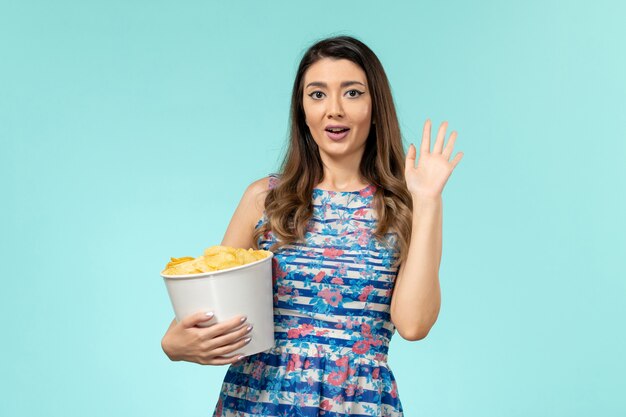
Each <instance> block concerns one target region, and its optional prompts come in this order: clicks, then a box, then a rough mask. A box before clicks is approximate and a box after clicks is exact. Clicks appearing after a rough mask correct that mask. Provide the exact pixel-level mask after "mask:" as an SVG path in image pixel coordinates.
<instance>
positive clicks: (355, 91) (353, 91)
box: [348, 90, 363, 97]
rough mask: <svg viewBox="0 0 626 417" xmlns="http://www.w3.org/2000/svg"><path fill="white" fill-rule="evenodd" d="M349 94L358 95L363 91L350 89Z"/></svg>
mask: <svg viewBox="0 0 626 417" xmlns="http://www.w3.org/2000/svg"><path fill="white" fill-rule="evenodd" d="M351 93H356V94H351ZM348 94H349V95H350V97H358V96H360V95H361V94H363V92H362V91H359V90H350V91H348Z"/></svg>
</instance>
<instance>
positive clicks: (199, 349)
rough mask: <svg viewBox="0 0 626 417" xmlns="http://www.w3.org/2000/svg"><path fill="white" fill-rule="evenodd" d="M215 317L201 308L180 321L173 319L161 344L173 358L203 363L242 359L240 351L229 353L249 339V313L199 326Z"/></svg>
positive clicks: (229, 361)
mask: <svg viewBox="0 0 626 417" xmlns="http://www.w3.org/2000/svg"><path fill="white" fill-rule="evenodd" d="M212 318H213V317H212V316H210V317H209V316H207V314H206V313H204V312H200V313H196V314H192V315H189V316H187V317H185V318H184V319H183V320H181V321H180V323H177V322H176V319H174V320H172V323H171V324H170V327H169V329H167V332H166V333H165V335H164V336H163V339H162V340H161V347H162V348H163V351H164V352H165V354H166V355H167V356H168V357H169V358H170V360H172V361H187V362H195V363H199V364H201V365H228V364H231V363H235V362H237V361H239V360H240V359H242V358H243V356H240V355H237V354H235V355H230V356H226V355H228V354H229V353H232V352H235V351H237V350H238V349H241V348H242V347H243V346H245V345H247V344H248V343H249V342H250V339H251V338H250V337H249V335H248V334H249V333H250V331H252V326H251V325H248V324H247V323H246V317H244V316H236V317H233V318H232V319H230V320H228V321H225V322H222V323H219V324H213V325H211V326H209V327H198V326H197V325H198V324H199V323H202V322H206V321H209V320H211V319H212Z"/></svg>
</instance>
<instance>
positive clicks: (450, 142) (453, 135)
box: [441, 131, 456, 161]
mask: <svg viewBox="0 0 626 417" xmlns="http://www.w3.org/2000/svg"><path fill="white" fill-rule="evenodd" d="M455 141H456V132H454V131H453V132H452V133H450V137H449V138H448V143H447V144H446V147H445V148H444V149H443V152H442V153H441V155H443V157H444V158H446V161H447V160H449V159H450V155H452V149H454V142H455Z"/></svg>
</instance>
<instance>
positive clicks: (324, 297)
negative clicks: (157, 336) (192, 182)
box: [162, 36, 462, 416]
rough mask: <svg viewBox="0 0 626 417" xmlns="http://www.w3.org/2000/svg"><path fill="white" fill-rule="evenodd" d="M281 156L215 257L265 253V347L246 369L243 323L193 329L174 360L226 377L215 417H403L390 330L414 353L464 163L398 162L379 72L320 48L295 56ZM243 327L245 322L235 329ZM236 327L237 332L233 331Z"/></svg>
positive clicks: (173, 347) (435, 298) (436, 151)
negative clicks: (270, 312)
mask: <svg viewBox="0 0 626 417" xmlns="http://www.w3.org/2000/svg"><path fill="white" fill-rule="evenodd" d="M290 123H291V133H290V143H289V149H288V151H287V153H286V157H285V160H284V161H283V164H282V166H281V168H280V173H279V174H277V175H270V176H268V177H266V178H263V179H260V180H258V181H256V182H254V183H252V184H251V185H250V186H249V187H248V188H247V189H246V191H245V193H244V195H243V197H242V199H241V202H240V203H239V206H238V207H237V209H236V211H235V213H234V215H233V218H232V220H231V222H230V224H229V226H228V229H227V230H226V234H225V236H224V240H223V241H222V245H227V246H234V247H242V248H249V247H253V248H257V249H258V248H261V249H266V250H272V251H273V252H274V255H275V256H274V259H273V268H274V270H273V277H274V325H275V337H276V344H275V346H274V347H273V348H272V349H270V350H268V351H265V352H262V353H258V354H255V355H251V356H248V357H242V356H238V355H236V354H232V353H233V352H236V351H237V349H240V348H241V347H242V346H244V345H245V344H246V343H247V342H248V340H249V337H248V335H249V334H250V330H251V326H250V325H248V324H247V323H245V318H244V317H234V318H233V319H232V320H230V321H227V322H224V323H220V324H215V325H213V326H210V327H208V328H200V327H196V325H197V324H198V323H199V322H202V321H205V320H207V319H208V318H207V316H206V315H205V314H204V313H199V314H196V315H192V316H189V317H187V318H185V319H184V320H182V321H181V322H180V323H176V321H175V320H173V321H172V323H171V325H170V328H169V329H168V331H167V333H166V334H165V336H164V337H163V341H162V346H163V349H164V351H165V352H166V353H167V355H168V356H169V357H170V358H171V359H172V360H186V361H191V362H197V363H201V364H208V365H223V364H231V366H230V367H229V369H228V372H227V373H226V377H225V380H224V383H223V385H222V390H221V393H220V395H219V399H218V402H217V406H216V409H215V412H214V416H256V415H262V416H279V415H280V416H309V415H310V416H317V415H318V414H322V413H323V414H324V415H327V416H335V415H342V416H344V415H351V416H365V415H367V416H401V415H402V414H403V413H402V405H401V403H400V399H399V397H398V390H397V387H396V382H395V379H394V376H393V374H392V372H391V369H390V368H389V366H388V364H387V352H388V346H389V341H390V340H391V337H392V335H393V333H394V332H395V330H397V331H398V333H400V335H401V336H402V337H403V338H405V339H406V340H412V341H413V340H420V339H422V338H424V337H426V335H427V334H428V332H429V330H430V328H431V327H432V326H433V324H434V323H435V321H436V319H437V316H438V313H439V306H440V288H439V278H438V270H439V264H440V260H441V247H442V242H441V229H442V199H441V194H442V191H443V187H444V185H445V183H446V182H447V180H448V178H449V176H450V174H451V173H452V170H453V169H454V167H455V166H456V165H457V164H458V162H459V161H460V160H461V157H462V153H460V152H459V153H457V154H456V156H455V157H454V158H453V159H452V160H450V157H451V154H452V150H453V146H454V142H455V139H456V133H455V132H452V134H451V135H450V136H449V140H448V143H447V145H446V146H445V148H444V139H445V133H446V127H447V123H443V124H442V125H441V127H440V128H439V131H438V134H437V138H436V141H435V144H434V148H433V150H432V151H431V150H430V148H431V146H430V137H431V123H430V120H427V121H426V123H425V125H424V131H423V137H422V143H421V147H420V155H419V160H418V161H417V165H416V156H417V151H416V149H415V146H414V145H411V146H410V147H409V150H408V153H407V155H406V157H405V154H404V150H403V147H402V138H401V134H400V128H399V125H398V120H397V116H396V111H395V107H394V103H393V98H392V95H391V90H390V87H389V82H388V80H387V77H386V75H385V72H384V70H383V67H382V65H381V63H380V61H379V60H378V58H377V57H376V55H375V54H374V53H373V52H372V51H371V50H370V49H369V48H368V47H367V46H366V45H365V44H363V43H362V42H360V41H359V40H357V39H354V38H353V37H349V36H338V37H333V38H328V39H324V40H322V41H319V42H317V43H316V44H314V45H312V46H311V47H310V48H309V49H308V50H307V51H306V53H305V54H304V57H303V58H302V61H301V62H300V66H299V68H298V72H297V74H296V79H295V82H294V85H293V94H292V102H291V121H290ZM242 320H243V321H242ZM242 323H243V324H242Z"/></svg>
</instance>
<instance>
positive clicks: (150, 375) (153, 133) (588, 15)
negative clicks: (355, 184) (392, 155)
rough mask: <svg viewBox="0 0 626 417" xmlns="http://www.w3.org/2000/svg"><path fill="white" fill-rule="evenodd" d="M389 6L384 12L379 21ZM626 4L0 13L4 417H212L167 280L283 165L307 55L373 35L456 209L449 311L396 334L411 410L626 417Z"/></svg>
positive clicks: (159, 6)
mask: <svg viewBox="0 0 626 417" xmlns="http://www.w3.org/2000/svg"><path fill="white" fill-rule="evenodd" d="M389 3H391V2H389ZM625 12H626V7H625V6H624V3H623V2H619V1H613V2H609V1H598V2H595V3H594V4H593V6H591V3H589V6H584V5H583V4H582V3H577V5H573V3H571V2H569V3H568V2H557V1H541V2H539V1H532V2H522V3H520V2H500V1H489V2H487V1H480V2H446V3H445V4H442V2H398V1H396V2H393V4H388V5H385V6H383V5H382V3H381V2H373V1H358V2H357V1H345V2H330V1H319V2H316V3H307V4H306V6H305V5H301V4H300V2H291V1H272V2H252V1H248V2H230V3H228V4H227V3H226V2H224V4H218V3H217V2H213V1H208V0H205V1H193V0H192V1H185V2H166V1H134V2H129V1H106V2H105V1H98V2H83V1H74V2H69V1H55V2H46V1H39V2H33V1H6V0H3V1H0V61H1V62H0V80H1V82H0V140H1V145H2V147H1V148H0V186H1V189H2V195H3V198H2V205H1V211H2V212H1V217H0V219H1V220H0V222H1V224H0V226H1V232H0V244H1V246H0V253H1V257H2V270H3V280H2V283H3V285H2V292H1V294H2V303H1V309H2V310H1V311H0V313H1V317H2V318H1V320H2V321H1V325H2V327H1V329H2V348H1V351H2V361H0V375H2V378H1V382H0V384H1V386H0V390H1V391H0V392H2V400H1V401H0V415H3V416H35V415H42V416H43V415H46V416H91V417H99V416H113V415H119V416H143V415H150V416H152V417H157V416H171V415H176V416H180V417H182V416H198V415H210V413H212V411H213V407H214V404H215V402H216V401H217V395H218V391H219V387H220V385H221V383H222V377H223V375H224V373H225V372H226V368H224V367H203V366H199V365H195V364H189V363H180V362H177V363H172V362H170V361H169V360H168V359H167V358H166V356H165V355H164V354H163V352H162V351H161V347H160V340H161V337H162V335H163V333H164V332H165V329H166V328H167V326H168V324H169V322H170V320H171V319H172V317H173V312H172V308H171V305H170V304H169V299H168V298H167V293H166V290H165V286H164V284H163V281H162V278H161V277H160V276H159V272H160V270H161V269H162V267H163V265H164V263H165V262H166V261H167V259H168V258H169V257H170V256H184V255H194V256H197V255H199V254H200V253H201V251H202V249H204V248H205V247H207V246H211V245H213V244H217V243H219V242H220V241H221V238H222V236H223V233H224V231H225V229H226V225H227V224H228V221H229V219H230V216H231V215H232V212H233V210H234V208H235V207H236V205H237V203H238V201H239V198H240V197H241V194H242V192H243V190H244V189H245V187H246V186H247V185H248V184H249V183H250V182H252V181H253V180H255V179H258V178H260V177H262V176H264V175H266V174H267V173H269V172H273V171H275V170H276V169H277V166H278V163H279V161H280V157H281V152H282V149H283V146H284V144H285V139H286V135H287V128H288V126H287V117H288V110H289V108H288V107H289V98H290V93H291V84H292V82H293V77H294V75H295V69H296V65H297V63H298V61H299V59H300V57H301V54H302V53H303V52H304V50H305V49H306V48H307V47H308V46H309V45H310V44H311V43H312V42H314V41H316V40H318V39H320V38H323V37H326V36H330V35H336V34H348V35H353V36H356V37H358V38H359V39H361V40H363V41H364V42H365V43H366V44H368V45H369V46H370V47H371V48H372V49H373V50H374V52H376V54H377V55H378V56H379V58H380V59H381V61H382V62H383V65H384V66H385V69H386V71H387V74H388V76H389V79H390V82H391V85H392V89H393V93H394V98H395V101H396V104H397V107H398V111H399V117H400V122H401V127H402V129H403V135H404V137H405V140H406V143H407V145H408V143H409V142H411V141H417V142H416V143H419V142H418V141H419V139H420V133H421V129H422V125H423V123H424V121H425V120H426V118H431V119H432V120H433V123H434V126H438V125H439V123H441V122H442V121H444V120H448V121H449V123H450V130H456V131H457V132H458V139H457V145H456V150H457V151H459V150H461V151H463V152H464V153H465V156H464V158H463V160H462V161H461V163H460V164H459V166H458V167H457V168H456V170H455V171H454V172H453V174H452V177H451V179H450V181H449V182H448V184H447V186H446V188H445V191H444V243H443V258H442V265H441V270H440V275H441V285H442V300H443V301H442V310H441V314H440V316H439V320H438V322H437V324H436V325H435V327H434V328H433V329H432V331H431V333H430V334H429V336H428V337H427V338H426V339H425V340H423V341H420V342H407V341H404V340H402V339H401V338H400V336H399V335H397V334H396V336H394V340H393V341H392V344H391V349H390V360H389V363H390V366H391V368H392V370H393V371H394V373H395V376H396V378H397V380H398V390H399V394H400V398H401V399H402V402H403V405H404V408H405V413H406V415H407V416H430V417H444V416H446V417H447V416H450V417H452V416H454V417H458V416H463V417H466V416H467V417H470V416H481V417H488V416H493V417H501V416H520V417H522V416H523V417H528V416H551V417H557V416H569V417H571V416H581V417H582V416H585V417H587V416H590V415H595V416H621V415H626V400H625V399H624V396H623V395H622V394H623V390H624V375H625V374H626V360H625V355H624V352H626V336H625V332H624V320H625V319H626V281H625V279H624V271H625V264H624V254H625V253H626V245H625V243H624V234H625V233H624V232H625V230H626V228H625V222H624V213H625V212H626V204H625V203H626V198H625V196H624V194H625V193H624V185H623V183H624V180H625V179H626V173H625V168H624V162H625V161H626V145H625V139H626V123H625V122H626V120H625V119H626V117H625V116H626V113H625V109H626V106H625V103H624V101H625V100H624V98H625V97H626V76H624V74H626V58H625V54H624V39H626V29H625V28H624V24H623V16H624V13H625Z"/></svg>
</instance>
